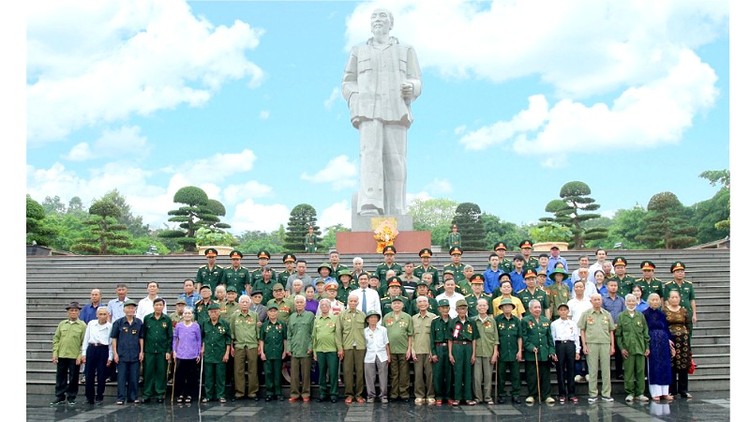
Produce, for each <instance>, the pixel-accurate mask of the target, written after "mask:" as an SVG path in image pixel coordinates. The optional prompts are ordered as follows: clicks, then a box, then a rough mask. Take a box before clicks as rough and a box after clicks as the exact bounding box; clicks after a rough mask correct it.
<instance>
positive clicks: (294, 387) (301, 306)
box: [286, 295, 315, 402]
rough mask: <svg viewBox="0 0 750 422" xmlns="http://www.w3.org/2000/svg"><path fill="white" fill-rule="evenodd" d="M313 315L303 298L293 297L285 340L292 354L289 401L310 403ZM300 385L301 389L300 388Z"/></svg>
mask: <svg viewBox="0 0 750 422" xmlns="http://www.w3.org/2000/svg"><path fill="white" fill-rule="evenodd" d="M314 323H315V314H313V313H312V312H308V311H306V310H305V297H304V296H302V295H297V296H295V297H294V312H292V313H291V315H289V323H288V324H287V334H286V338H287V339H288V341H289V351H290V352H291V354H292V362H291V368H290V370H289V372H290V375H291V381H290V388H289V401H290V402H295V401H297V400H302V401H303V402H309V401H310V368H311V367H312V348H313V344H312V332H313V326H314V325H315V324H314ZM300 385H301V386H302V388H300Z"/></svg>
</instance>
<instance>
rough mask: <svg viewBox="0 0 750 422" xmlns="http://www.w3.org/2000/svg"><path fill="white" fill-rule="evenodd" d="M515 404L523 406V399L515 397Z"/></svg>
mask: <svg viewBox="0 0 750 422" xmlns="http://www.w3.org/2000/svg"><path fill="white" fill-rule="evenodd" d="M513 403H515V404H521V403H523V401H521V397H520V396H514V397H513Z"/></svg>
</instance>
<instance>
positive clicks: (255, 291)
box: [250, 289, 263, 296]
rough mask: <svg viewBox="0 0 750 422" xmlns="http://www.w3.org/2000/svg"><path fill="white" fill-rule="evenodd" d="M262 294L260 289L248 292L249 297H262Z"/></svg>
mask: <svg viewBox="0 0 750 422" xmlns="http://www.w3.org/2000/svg"><path fill="white" fill-rule="evenodd" d="M262 294H263V290H260V289H255V290H253V291H252V292H250V296H255V295H262Z"/></svg>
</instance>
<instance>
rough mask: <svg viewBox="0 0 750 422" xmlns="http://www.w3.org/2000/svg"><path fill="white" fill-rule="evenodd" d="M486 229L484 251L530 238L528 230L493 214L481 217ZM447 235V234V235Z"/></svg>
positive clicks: (483, 214)
mask: <svg viewBox="0 0 750 422" xmlns="http://www.w3.org/2000/svg"><path fill="white" fill-rule="evenodd" d="M479 220H480V221H481V222H482V227H483V228H484V249H485V250H492V247H493V246H495V244H496V243H497V242H505V243H506V244H508V245H518V244H519V243H521V241H522V240H523V239H526V238H528V237H529V234H528V232H527V231H526V230H523V229H521V228H520V227H518V226H517V225H516V224H513V223H509V222H507V221H502V220H500V218H499V217H498V216H496V215H493V214H487V213H484V212H483V213H482V215H481V216H479ZM446 234H447V233H446Z"/></svg>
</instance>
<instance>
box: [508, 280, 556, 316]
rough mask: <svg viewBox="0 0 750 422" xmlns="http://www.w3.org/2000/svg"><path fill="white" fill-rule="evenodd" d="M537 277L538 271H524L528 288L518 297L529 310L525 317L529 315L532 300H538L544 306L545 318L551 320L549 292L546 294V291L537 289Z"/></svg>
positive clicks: (519, 293)
mask: <svg viewBox="0 0 750 422" xmlns="http://www.w3.org/2000/svg"><path fill="white" fill-rule="evenodd" d="M536 275H537V274H536V270H534V269H531V268H528V269H525V270H523V279H524V281H525V282H526V288H525V289H523V290H521V291H520V292H518V294H516V296H518V298H519V299H521V303H522V304H523V307H524V308H525V309H526V310H527V312H526V314H524V316H526V315H528V314H529V313H528V310H529V303H531V301H532V300H534V299H536V300H538V301H539V303H540V304H541V305H542V310H543V312H544V316H545V317H547V319H550V317H551V316H552V314H551V311H550V309H549V298H548V297H547V292H545V291H544V289H540V288H538V287H537V283H536Z"/></svg>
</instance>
